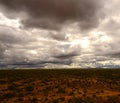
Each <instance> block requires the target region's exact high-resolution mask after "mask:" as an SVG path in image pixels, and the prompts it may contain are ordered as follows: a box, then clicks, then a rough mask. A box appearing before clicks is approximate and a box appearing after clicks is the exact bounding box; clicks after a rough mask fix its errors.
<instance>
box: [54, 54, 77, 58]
mask: <svg viewBox="0 0 120 103" xmlns="http://www.w3.org/2000/svg"><path fill="white" fill-rule="evenodd" d="M78 55H79V54H78V53H77V52H71V53H66V54H60V55H57V56H55V58H59V59H66V58H68V59H69V58H73V57H74V56H78Z"/></svg>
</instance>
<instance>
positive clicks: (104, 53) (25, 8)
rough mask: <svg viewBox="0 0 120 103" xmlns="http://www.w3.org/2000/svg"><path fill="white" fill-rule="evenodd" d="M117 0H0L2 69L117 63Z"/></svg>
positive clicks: (119, 62) (119, 15) (119, 39)
mask: <svg viewBox="0 0 120 103" xmlns="http://www.w3.org/2000/svg"><path fill="white" fill-rule="evenodd" d="M119 4H120V0H0V68H120V45H119V44H120V29H119V28H120V5H119Z"/></svg>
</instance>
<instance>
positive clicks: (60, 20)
mask: <svg viewBox="0 0 120 103" xmlns="http://www.w3.org/2000/svg"><path fill="white" fill-rule="evenodd" d="M0 3H1V4H2V5H3V6H4V7H5V8H7V9H6V15H7V16H8V17H9V10H11V11H12V12H13V13H14V12H18V13H19V12H26V13H27V15H28V17H26V18H25V19H24V18H23V19H22V20H21V22H22V23H23V24H24V26H25V27H31V28H33V27H38V28H39V27H41V28H48V29H58V28H60V27H61V25H63V24H64V23H68V22H75V21H77V22H79V25H80V27H81V28H82V29H88V28H93V27H96V26H97V25H98V24H99V23H98V22H99V21H98V19H100V18H101V17H102V16H101V17H100V15H99V13H98V11H100V9H101V8H102V7H103V3H102V1H96V0H62V1H61V0H0ZM13 17H15V15H13Z"/></svg>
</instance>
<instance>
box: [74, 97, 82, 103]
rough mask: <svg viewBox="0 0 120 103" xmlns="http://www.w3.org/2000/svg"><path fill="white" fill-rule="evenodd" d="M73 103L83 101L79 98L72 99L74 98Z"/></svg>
mask: <svg viewBox="0 0 120 103" xmlns="http://www.w3.org/2000/svg"><path fill="white" fill-rule="evenodd" d="M73 102H74V103H82V102H83V100H82V98H80V97H74V98H73Z"/></svg>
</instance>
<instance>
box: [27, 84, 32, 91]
mask: <svg viewBox="0 0 120 103" xmlns="http://www.w3.org/2000/svg"><path fill="white" fill-rule="evenodd" d="M25 90H26V91H33V90H34V86H33V85H28V86H26V88H25Z"/></svg>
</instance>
